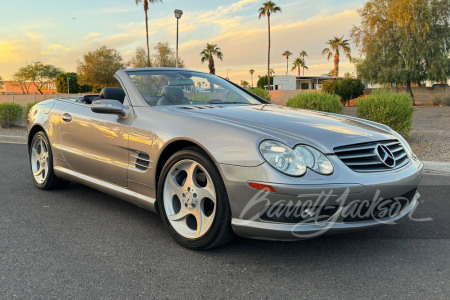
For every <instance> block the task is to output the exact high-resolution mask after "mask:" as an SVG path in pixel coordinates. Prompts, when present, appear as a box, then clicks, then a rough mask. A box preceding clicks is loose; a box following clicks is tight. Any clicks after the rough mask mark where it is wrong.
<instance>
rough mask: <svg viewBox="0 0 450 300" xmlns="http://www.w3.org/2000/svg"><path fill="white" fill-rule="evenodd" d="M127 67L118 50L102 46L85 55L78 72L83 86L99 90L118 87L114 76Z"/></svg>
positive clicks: (79, 64)
mask: <svg viewBox="0 0 450 300" xmlns="http://www.w3.org/2000/svg"><path fill="white" fill-rule="evenodd" d="M125 67H126V66H125V64H124V62H123V59H122V56H121V55H120V53H119V52H118V51H117V50H115V49H111V48H108V47H106V46H102V47H100V48H98V49H97V50H95V51H92V52H88V53H86V54H84V55H83V60H82V61H78V65H77V72H78V75H79V79H80V83H81V84H88V85H92V86H94V87H95V88H96V90H98V89H100V88H103V87H111V86H117V81H116V79H115V78H114V74H115V73H116V72H117V71H118V70H120V69H124V68H125Z"/></svg>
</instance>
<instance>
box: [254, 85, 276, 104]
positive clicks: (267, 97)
mask: <svg viewBox="0 0 450 300" xmlns="http://www.w3.org/2000/svg"><path fill="white" fill-rule="evenodd" d="M249 91H250V92H252V93H253V94H255V95H256V96H259V97H260V98H263V99H264V100H267V101H269V102H271V101H272V98H270V93H269V91H268V90H265V89H262V88H256V89H254V90H249Z"/></svg>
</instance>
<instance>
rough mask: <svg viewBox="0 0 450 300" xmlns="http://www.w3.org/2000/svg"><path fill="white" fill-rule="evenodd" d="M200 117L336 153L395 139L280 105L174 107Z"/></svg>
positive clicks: (366, 124)
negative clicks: (341, 148) (343, 148)
mask: <svg viewBox="0 0 450 300" xmlns="http://www.w3.org/2000/svg"><path fill="white" fill-rule="evenodd" d="M171 109H177V110H178V111H184V112H186V113H188V114H193V115H196V116H198V117H200V116H201V117H206V118H209V119H212V120H217V121H224V122H225V123H226V124H228V125H230V126H239V127H243V128H245V129H247V130H252V131H257V132H259V133H260V134H261V135H262V136H263V138H271V139H278V140H280V141H282V142H284V143H286V144H288V145H290V146H294V145H295V144H299V143H307V144H310V145H312V146H316V147H318V148H319V149H321V150H322V151H325V152H328V153H332V152H333V148H334V147H337V146H342V145H349V144H356V143H364V142H371V141H380V140H386V139H393V138H394V136H393V135H392V134H391V132H390V129H389V127H387V126H385V125H382V124H378V123H374V122H370V121H366V120H362V119H358V118H353V117H347V116H343V115H338V114H330V113H323V112H316V111H311V110H304V109H294V108H289V107H285V106H278V105H230V106H225V105H222V106H189V107H172V108H171Z"/></svg>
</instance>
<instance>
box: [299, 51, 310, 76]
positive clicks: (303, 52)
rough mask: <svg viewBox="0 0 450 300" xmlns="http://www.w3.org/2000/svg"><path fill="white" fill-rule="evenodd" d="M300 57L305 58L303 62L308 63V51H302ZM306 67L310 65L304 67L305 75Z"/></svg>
mask: <svg viewBox="0 0 450 300" xmlns="http://www.w3.org/2000/svg"><path fill="white" fill-rule="evenodd" d="M300 57H301V58H302V59H303V62H304V63H306V60H305V57H308V52H306V51H305V50H302V51H300ZM305 69H308V67H304V68H303V76H305Z"/></svg>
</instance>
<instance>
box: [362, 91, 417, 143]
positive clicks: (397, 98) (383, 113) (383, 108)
mask: <svg viewBox="0 0 450 300" xmlns="http://www.w3.org/2000/svg"><path fill="white" fill-rule="evenodd" d="M411 104H412V99H411V97H410V96H409V95H408V94H406V93H396V92H388V91H386V90H374V91H373V92H372V94H370V95H369V96H367V97H365V98H360V99H359V100H358V102H357V103H356V115H357V116H358V118H363V119H367V120H371V121H374V122H378V123H382V124H385V125H387V126H389V127H391V128H392V129H394V130H395V131H397V132H398V133H400V134H401V135H403V136H404V137H408V135H409V133H410V132H411V123H412V117H413V114H414V108H413V107H412V106H411Z"/></svg>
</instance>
